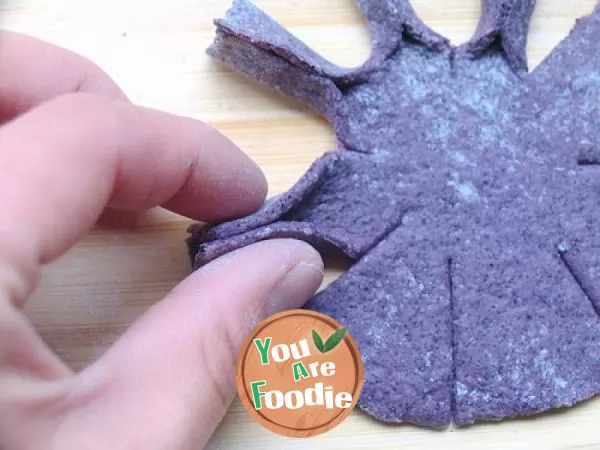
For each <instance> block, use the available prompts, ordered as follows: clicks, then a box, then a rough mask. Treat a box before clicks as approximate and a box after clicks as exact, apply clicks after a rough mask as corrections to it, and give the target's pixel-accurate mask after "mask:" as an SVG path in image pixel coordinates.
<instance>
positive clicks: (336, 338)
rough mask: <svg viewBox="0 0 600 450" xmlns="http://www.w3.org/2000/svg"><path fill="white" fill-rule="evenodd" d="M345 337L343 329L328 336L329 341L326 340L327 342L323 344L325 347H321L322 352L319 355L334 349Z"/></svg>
mask: <svg viewBox="0 0 600 450" xmlns="http://www.w3.org/2000/svg"><path fill="white" fill-rule="evenodd" d="M345 335H346V329H345V328H341V329H339V330H337V331H336V332H335V333H333V334H332V335H331V336H329V339H327V341H326V342H325V345H324V346H323V351H322V352H321V353H327V352H330V351H331V350H333V349H334V348H336V347H337V346H338V344H339V343H340V342H342V339H344V336H345Z"/></svg>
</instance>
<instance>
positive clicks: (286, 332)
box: [236, 310, 364, 437]
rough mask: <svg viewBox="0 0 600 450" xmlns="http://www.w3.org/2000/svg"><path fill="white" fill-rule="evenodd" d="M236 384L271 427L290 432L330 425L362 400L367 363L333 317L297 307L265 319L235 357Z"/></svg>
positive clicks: (317, 430)
mask: <svg viewBox="0 0 600 450" xmlns="http://www.w3.org/2000/svg"><path fill="white" fill-rule="evenodd" d="M236 383H237V390H238V395H239V396H240V399H241V401H242V403H243V405H244V407H245V408H246V410H247V411H248V413H249V414H250V415H251V416H252V417H254V419H256V420H257V421H258V422H259V423H260V424H261V425H263V426H264V427H266V428H267V429H269V430H271V431H273V432H275V433H278V434H281V435H284V436H288V437H311V436H316V435H318V434H321V433H324V432H326V431H329V430H331V429H332V428H334V427H335V426H337V425H338V424H340V423H341V422H342V421H343V420H344V419H345V418H346V417H348V416H349V415H350V413H351V412H352V410H353V409H354V407H355V406H356V403H357V401H358V398H359V395H360V392H361V389H362V386H363V383H364V367H363V363H362V359H361V356H360V352H359V350H358V346H357V345H356V342H355V341H354V339H352V336H350V334H349V333H348V332H347V330H346V329H345V328H343V327H342V326H341V325H340V324H339V323H338V322H336V321H335V320H333V319H332V318H330V317H328V316H326V315H323V314H320V313H317V312H314V311H307V310H293V311H287V312H283V313H280V314H276V315H274V316H272V317H269V318H268V319H266V320H264V321H263V322H261V323H260V324H259V325H258V326H257V327H256V328H255V329H254V330H253V331H252V333H251V334H250V336H248V338H247V339H246V341H245V343H244V344H243V346H242V350H241V352H240V355H239V358H238V361H237V377H236Z"/></svg>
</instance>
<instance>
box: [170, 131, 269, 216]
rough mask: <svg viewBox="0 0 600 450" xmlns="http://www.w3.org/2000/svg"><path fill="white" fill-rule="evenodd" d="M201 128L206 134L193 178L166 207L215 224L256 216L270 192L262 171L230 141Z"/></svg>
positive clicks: (202, 134) (190, 164) (192, 164)
mask: <svg viewBox="0 0 600 450" xmlns="http://www.w3.org/2000/svg"><path fill="white" fill-rule="evenodd" d="M197 125H198V126H199V127H201V128H202V131H201V132H200V133H199V140H200V142H199V144H198V151H197V154H196V155H195V159H194V160H190V161H189V162H188V167H187V169H188V170H189V171H190V175H189V176H188V178H187V180H186V183H185V184H184V186H182V188H181V189H180V190H179V191H178V192H177V194H176V195H175V196H174V197H173V198H171V199H169V200H168V201H167V202H166V203H165V204H164V205H163V206H164V207H165V208H167V209H170V210H172V211H175V212H177V213H179V214H183V215H185V216H187V217H190V218H192V219H196V220H201V221H211V222H216V221H224V220H230V219H235V218H239V217H243V216H245V215H248V214H252V213H254V212H256V211H257V210H258V209H259V208H260V207H261V206H262V205H263V203H264V201H265V198H266V196H267V192H268V184H267V179H266V177H265V174H264V173H263V171H262V170H261V168H260V167H259V166H258V164H257V163H256V162H255V161H253V160H252V158H251V157H250V156H249V155H248V154H247V153H245V152H244V151H243V150H242V149H240V147H238V146H237V145H236V144H235V143H234V142H233V141H232V140H230V139H229V138H228V137H226V136H225V135H223V134H221V133H220V132H218V131H217V130H216V129H214V128H212V127H210V126H208V125H205V124H203V123H201V122H197ZM203 186H204V187H206V186H210V187H211V188H210V189H205V188H203Z"/></svg>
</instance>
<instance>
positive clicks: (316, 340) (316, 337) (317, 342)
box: [312, 330, 325, 353]
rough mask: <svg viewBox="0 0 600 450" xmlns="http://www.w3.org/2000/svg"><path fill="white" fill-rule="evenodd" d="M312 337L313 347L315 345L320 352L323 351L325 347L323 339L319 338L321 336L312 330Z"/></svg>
mask: <svg viewBox="0 0 600 450" xmlns="http://www.w3.org/2000/svg"><path fill="white" fill-rule="evenodd" d="M312 338H313V342H314V343H315V347H317V350H319V351H320V352H321V353H325V349H324V347H323V339H321V336H319V333H317V330H313V331H312Z"/></svg>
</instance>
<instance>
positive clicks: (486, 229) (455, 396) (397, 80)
mask: <svg viewBox="0 0 600 450" xmlns="http://www.w3.org/2000/svg"><path fill="white" fill-rule="evenodd" d="M358 3H359V6H360V7H361V9H362V10H363V12H364V13H365V16H366V17H367V21H368V23H369V26H370V28H371V32H372V36H373V50H372V54H371V56H370V58H369V59H368V60H367V62H366V63H365V64H364V65H363V66H361V67H358V68H356V69H345V68H339V67H337V66H335V65H333V64H331V63H330V62H328V61H326V60H324V59H323V58H322V57H320V56H319V55H317V54H316V53H315V52H313V51H312V50H311V49H309V48H308V47H307V46H305V45H304V44H302V43H301V42H299V41H298V40H297V39H296V38H295V37H293V36H292V35H291V34H289V33H287V32H286V31H285V30H284V29H283V28H282V27H281V26H280V25H278V24H277V23H276V22H274V21H273V20H272V19H270V18H269V17H268V16H266V15H265V14H264V13H263V12H261V11H260V10H258V9H257V8H256V7H255V6H253V5H252V4H251V3H249V2H248V1H247V0H235V1H234V5H233V7H232V9H231V10H230V11H229V12H228V13H227V15H226V17H225V18H224V19H222V20H219V21H217V25H218V30H217V37H216V39H215V42H214V43H213V45H212V47H211V48H210V50H209V53H210V54H211V55H213V56H214V57H216V58H218V59H219V60H221V61H223V62H224V63H226V64H228V65H229V66H231V67H233V68H234V69H236V70H238V71H240V72H242V73H244V74H246V75H248V76H249V77H251V78H253V79H256V80H257V81H259V82H261V83H263V84H266V85H268V86H271V87H274V88H275V89H277V90H279V91H280V92H282V93H283V94H285V95H289V96H293V97H295V98H298V99H300V100H302V101H305V102H307V103H308V104H310V105H312V106H313V107H314V108H315V109H316V110H317V111H319V112H320V113H321V114H323V115H324V116H325V117H326V118H327V119H328V120H329V121H330V123H331V124H332V127H333V128H334V130H335V132H336V136H337V141H338V150H336V151H333V152H329V153H326V154H325V156H323V157H322V158H320V159H319V160H318V161H316V162H315V163H314V165H313V167H312V168H311V169H310V170H309V172H308V173H307V174H306V175H305V176H304V177H303V178H302V179H301V180H300V181H299V182H298V183H297V184H296V185H295V186H294V187H293V188H292V189H291V190H290V191H289V192H287V193H285V194H283V195H281V196H279V197H277V198H274V199H271V200H269V201H268V202H267V203H266V204H265V205H264V207H263V208H262V209H261V210H260V211H258V212H257V213H256V214H254V215H251V216H249V217H245V218H242V219H239V220H236V221H232V222H229V223H223V224H212V225H210V226H207V227H201V226H196V227H194V228H193V230H192V235H191V237H190V239H189V241H188V242H189V248H190V254H191V256H192V259H193V262H194V268H198V267H200V266H202V265H203V264H205V263H207V262H208V261H210V260H212V259H214V258H216V257H218V256H220V255H222V254H224V253H226V252H229V251H232V250H234V249H236V248H239V247H242V246H245V245H248V244H251V243H254V242H257V241H260V240H264V239H269V238H274V237H294V238H298V239H303V240H305V241H307V242H310V243H311V244H313V245H315V246H316V247H317V248H318V249H319V250H321V251H323V252H326V251H330V250H332V249H337V250H338V251H341V252H343V253H344V254H345V255H347V256H348V257H350V258H351V259H352V260H353V261H355V262H354V264H353V266H352V267H351V268H350V269H349V270H348V271H347V272H346V273H344V274H343V275H342V276H341V277H340V278H339V279H338V280H337V281H336V282H334V283H333V284H332V285H331V286H330V287H329V288H328V289H326V290H325V291H323V292H321V293H320V294H318V295H317V296H316V297H314V298H313V299H312V300H311V302H310V303H309V304H308V305H307V307H309V308H312V309H315V310H318V311H322V312H325V313H327V314H330V315H331V316H332V317H334V318H335V319H337V320H339V321H340V322H341V323H343V324H345V325H346V326H347V327H348V329H349V330H350V332H351V333H352V334H353V336H354V337H355V338H356V340H357V342H358V344H359V346H360V348H361V351H362V354H363V357H364V360H365V369H366V382H365V387H364V391H363V394H362V396H361V399H360V403H359V405H360V407H361V408H362V409H363V410H364V411H366V412H367V413H369V414H371V415H373V416H374V417H375V418H377V419H379V420H382V421H386V422H410V423H415V424H419V425H424V426H431V427H436V428H441V427H445V426H447V425H449V424H450V423H451V422H452V421H453V422H454V423H456V424H457V425H459V426H460V425H468V424H472V423H475V422H478V421H485V420H500V419H503V418H507V417H516V416H521V415H529V414H535V413H539V412H543V411H547V410H551V409H554V408H560V407H567V406H571V405H574V404H575V403H577V402H580V401H583V400H586V399H588V398H590V397H592V396H594V395H596V394H598V392H600V317H599V315H598V313H600V282H599V281H598V280H599V279H600V234H599V233H598V229H599V227H600V177H599V174H600V151H599V150H598V147H597V145H598V142H600V126H599V121H600V111H598V108H599V106H598V105H600V75H599V74H600V72H599V70H600V47H599V46H598V45H597V42H598V41H600V7H597V8H596V10H595V11H594V12H593V13H592V14H591V15H590V16H588V17H586V18H583V19H581V20H580V21H578V23H577V25H576V26H575V28H574V30H573V31H572V33H571V34H570V36H569V37H568V38H567V39H565V41H564V42H563V43H561V44H560V45H559V46H558V47H557V49H555V51H554V52H553V53H552V55H551V56H550V57H549V58H548V59H547V60H546V61H545V62H544V63H543V64H542V65H541V66H540V67H539V68H537V69H536V70H535V71H534V72H533V73H528V72H527V62H526V53H525V46H526V40H527V31H528V27H529V20H530V16H531V13H532V11H533V8H534V1H533V0H523V1H517V0H484V2H483V15H482V18H481V22H480V26H479V27H478V29H477V31H476V33H475V35H474V37H473V39H471V40H470V41H469V42H468V43H466V44H465V45H462V46H460V47H452V46H450V45H449V44H448V41H447V40H446V39H444V38H443V37H441V36H439V35H437V34H436V33H434V32H433V31H431V30H430V29H429V28H427V27H426V26H425V25H424V24H423V23H422V22H421V21H420V20H419V19H418V17H417V16H416V15H415V13H414V11H413V9H412V8H411V7H410V4H409V2H408V1H407V0H359V2H358Z"/></svg>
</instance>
